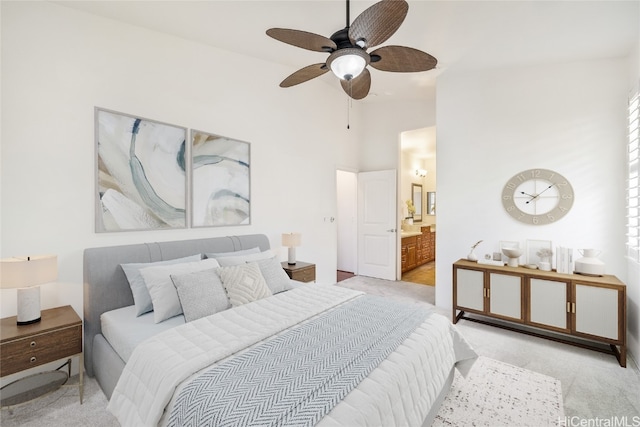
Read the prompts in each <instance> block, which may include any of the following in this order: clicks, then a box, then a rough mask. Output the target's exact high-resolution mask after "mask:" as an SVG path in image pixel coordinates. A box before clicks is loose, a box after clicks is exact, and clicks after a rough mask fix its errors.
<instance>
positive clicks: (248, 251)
mask: <svg viewBox="0 0 640 427" xmlns="http://www.w3.org/2000/svg"><path fill="white" fill-rule="evenodd" d="M257 253H260V248H259V247H258V246H256V247H255V248H251V249H241V250H239V251H233V252H215V253H205V254H204V255H205V256H206V257H207V258H223V257H228V256H239V255H249V254H257Z"/></svg>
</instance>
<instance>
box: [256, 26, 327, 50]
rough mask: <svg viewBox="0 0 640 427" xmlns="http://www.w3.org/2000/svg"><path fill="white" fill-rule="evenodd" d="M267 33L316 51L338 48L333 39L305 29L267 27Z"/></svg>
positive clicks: (275, 37)
mask: <svg viewBox="0 0 640 427" xmlns="http://www.w3.org/2000/svg"><path fill="white" fill-rule="evenodd" d="M267 35H268V36H270V37H273V38H274V39H276V40H279V41H281V42H283V43H287V44H290V45H293V46H297V47H301V48H303V49H308V50H313V51H316V52H332V51H334V50H336V49H337V48H338V47H337V46H336V44H335V43H334V41H333V40H331V39H329V38H327V37H324V36H321V35H318V34H314V33H308V32H306V31H300V30H289V29H286V28H269V29H268V30H267Z"/></svg>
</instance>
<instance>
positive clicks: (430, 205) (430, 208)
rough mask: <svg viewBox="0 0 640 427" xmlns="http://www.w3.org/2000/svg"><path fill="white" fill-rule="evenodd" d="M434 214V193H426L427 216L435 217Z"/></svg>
mask: <svg viewBox="0 0 640 427" xmlns="http://www.w3.org/2000/svg"><path fill="white" fill-rule="evenodd" d="M435 214H436V192H435V191H428V192H427V215H435Z"/></svg>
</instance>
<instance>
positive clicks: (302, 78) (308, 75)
mask: <svg viewBox="0 0 640 427" xmlns="http://www.w3.org/2000/svg"><path fill="white" fill-rule="evenodd" d="M327 71H329V67H327V66H326V65H324V64H313V65H308V66H306V67H304V68H301V69H299V70H298V71H296V72H295V73H293V74H291V75H290V76H289V77H287V78H286V79H284V80H283V81H282V83H280V87H291V86H295V85H297V84H300V83H304V82H306V81H308V80H311V79H315V78H316V77H319V76H321V75H323V74H324V73H326V72H327Z"/></svg>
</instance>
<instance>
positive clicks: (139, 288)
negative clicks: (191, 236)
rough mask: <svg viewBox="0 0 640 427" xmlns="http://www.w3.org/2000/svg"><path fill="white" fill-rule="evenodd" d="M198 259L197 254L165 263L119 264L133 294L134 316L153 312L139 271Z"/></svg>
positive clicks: (200, 257) (198, 255)
mask: <svg viewBox="0 0 640 427" xmlns="http://www.w3.org/2000/svg"><path fill="white" fill-rule="evenodd" d="M200 259H202V256H201V255H200V254H197V255H191V256H188V257H184V258H176V259H170V260H167V261H157V262H138V263H130V264H120V267H122V270H123V271H124V274H125V275H126V276H127V280H128V281H129V287H130V288H131V293H132V294H133V304H134V305H135V307H136V316H141V315H143V314H144V313H147V312H149V311H151V310H153V304H152V303H151V295H149V290H148V289H147V286H146V285H145V284H144V279H143V278H142V275H141V274H140V270H141V269H143V268H147V267H155V266H159V265H170V264H182V263H185V262H193V261H199V260H200Z"/></svg>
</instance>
